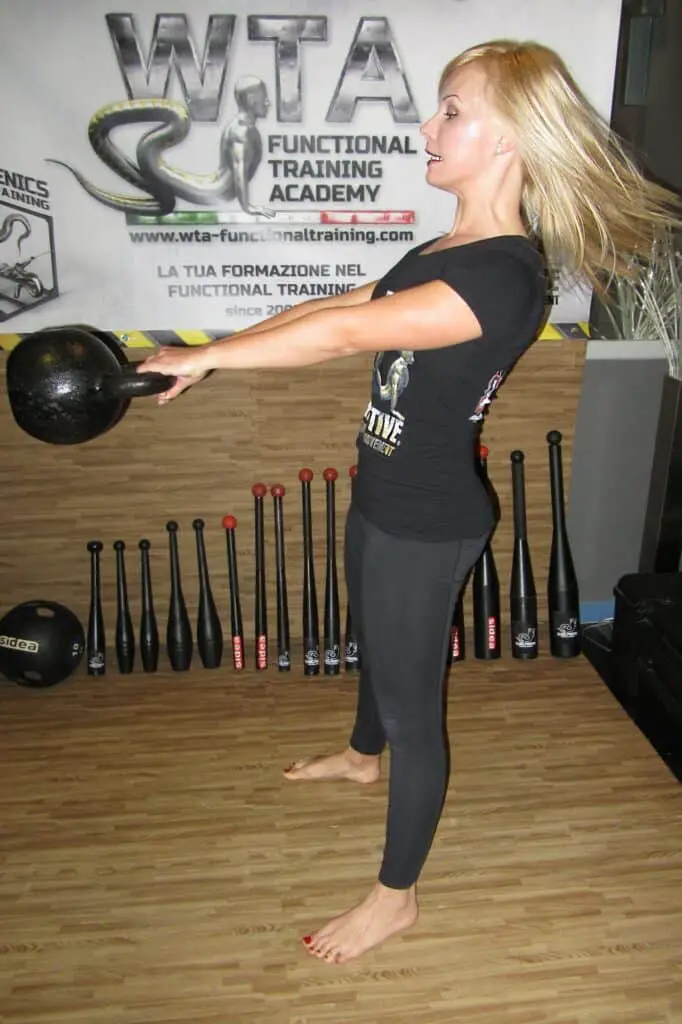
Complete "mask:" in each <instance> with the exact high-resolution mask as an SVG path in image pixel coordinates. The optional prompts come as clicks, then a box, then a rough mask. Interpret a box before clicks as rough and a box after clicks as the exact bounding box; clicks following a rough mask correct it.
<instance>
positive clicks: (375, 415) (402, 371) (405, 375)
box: [362, 291, 414, 457]
mask: <svg viewBox="0 0 682 1024" xmlns="http://www.w3.org/2000/svg"><path fill="white" fill-rule="evenodd" d="M386 294H387V295H393V294H394V292H391V291H388V292H386ZM384 354H385V353H383V352H377V354H376V355H375V357H374V379H373V382H372V401H370V402H369V404H368V406H367V408H366V410H365V415H364V416H363V418H362V422H363V426H362V440H363V442H364V443H365V444H366V445H367V447H368V448H372V449H374V451H378V452H380V453H381V454H382V455H386V456H387V457H389V456H391V455H393V452H394V451H395V450H396V448H397V447H398V446H399V445H400V435H401V434H402V432H403V428H404V426H405V417H404V416H403V414H402V413H400V412H398V402H399V400H400V396H401V395H403V394H404V392H405V390H406V388H407V386H408V385H409V383H410V370H409V367H410V366H412V364H413V363H414V352H410V351H408V350H407V349H403V350H402V351H400V352H398V355H397V357H396V358H395V359H394V360H393V361H392V362H391V364H390V366H389V367H388V369H387V371H386V375H385V377H382V373H381V364H382V362H383V359H384ZM375 402H376V403H377V404H376V405H375V404H374V403H375ZM379 402H382V403H386V402H388V412H386V411H385V409H381V408H379V407H378V405H379Z"/></svg>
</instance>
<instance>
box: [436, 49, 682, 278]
mask: <svg viewBox="0 0 682 1024" xmlns="http://www.w3.org/2000/svg"><path fill="white" fill-rule="evenodd" d="M474 62H475V63H477V64H478V65H479V66H480V67H481V68H482V70H483V72H484V73H485V75H486V77H487V79H488V84H489V87H490V90H491V96H490V98H491V101H492V103H493V105H494V106H495V107H496V109H497V110H498V112H499V114H500V115H501V116H502V117H503V118H504V119H505V120H507V121H508V122H510V123H511V124H512V126H513V128H514V132H515V135H516V137H517V139H518V142H519V145H520V149H521V157H522V159H523V163H524V166H525V182H524V186H523V194H522V201H521V205H522V213H523V217H524V220H525V222H526V226H527V228H528V230H529V231H530V232H531V233H532V234H534V235H535V236H536V237H538V238H539V239H540V241H541V243H542V246H543V248H544V252H545V257H546V259H547V262H548V264H549V266H550V268H555V269H556V268H560V269H561V270H562V271H563V272H564V273H565V274H567V276H568V277H569V278H570V279H573V280H576V279H580V278H582V279H587V281H589V282H590V284H592V285H593V286H594V287H595V288H597V290H598V291H599V292H601V293H603V292H604V290H605V283H604V277H606V279H607V282H606V284H607V285H608V282H609V281H610V280H611V279H612V278H613V276H614V275H619V274H622V275H627V274H629V273H630V272H631V264H630V261H631V258H632V257H633V256H636V255H639V256H640V257H644V258H646V255H647V254H648V253H649V252H650V251H651V246H652V244H653V241H654V239H655V237H657V235H659V234H660V232H661V230H665V229H666V228H668V227H671V226H673V225H679V223H680V222H679V220H678V219H677V217H676V216H675V213H674V210H675V208H676V207H677V205H678V203H679V199H678V197H677V196H676V195H675V194H674V193H673V192H670V191H668V190H667V189H665V188H662V187H661V186H660V185H656V184H655V183H653V182H651V181H649V180H647V179H646V178H645V177H644V175H643V174H642V173H641V171H640V170H639V169H638V168H637V167H636V165H635V163H634V161H633V160H632V159H631V158H630V157H629V156H628V155H627V154H626V152H625V149H624V145H623V143H622V141H621V140H620V139H619V138H618V136H617V135H616V134H615V133H614V132H613V131H612V130H611V129H610V128H609V126H608V124H607V123H606V121H604V119H603V118H602V117H601V116H600V115H599V114H598V113H597V111H596V110H595V109H594V107H593V106H592V104H591V103H590V102H589V101H588V100H587V98H586V97H585V95H584V94H583V93H582V91H581V90H580V89H579V87H578V85H577V84H576V82H575V80H574V79H573V77H572V75H571V73H570V72H569V70H568V68H567V67H566V65H565V63H564V61H563V60H562V59H561V57H560V56H559V55H558V54H557V53H555V52H554V50H551V49H549V48H548V47H546V46H542V45H540V44H539V43H534V42H514V41H512V40H507V39H501V40H495V41H493V42H489V43H484V44H482V45H480V46H473V47H471V48H470V49H468V50H465V51H464V53H461V54H460V55H459V56H457V57H455V58H454V60H451V61H450V62H449V63H448V64H447V66H446V67H445V68H444V70H443V73H442V75H441V78H440V89H441V91H442V89H443V86H444V85H445V83H446V81H447V79H448V78H449V77H450V76H451V75H452V74H453V72H454V71H456V70H457V69H458V68H461V67H464V66H466V65H467V64H472V63H474Z"/></svg>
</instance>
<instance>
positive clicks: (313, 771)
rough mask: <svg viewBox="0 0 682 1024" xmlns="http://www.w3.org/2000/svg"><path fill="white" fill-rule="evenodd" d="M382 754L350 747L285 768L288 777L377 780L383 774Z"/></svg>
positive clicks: (357, 780) (285, 775)
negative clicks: (363, 751) (359, 750)
mask: <svg viewBox="0 0 682 1024" xmlns="http://www.w3.org/2000/svg"><path fill="white" fill-rule="evenodd" d="M379 757H380V755H379V754H377V755H374V754H359V753H358V752H357V750H353V749H352V748H351V747H348V748H347V749H346V750H343V751H342V752H341V753H340V754H330V755H329V757H307V758H304V759H303V760H301V761H294V763H293V764H290V765H289V767H288V768H285V769H284V777H285V778H287V779H303V780H305V781H307V780H309V779H323V780H329V779H350V780H351V781H352V782H364V783H368V782H376V781H377V779H378V778H379V776H380V775H381V767H380V764H379Z"/></svg>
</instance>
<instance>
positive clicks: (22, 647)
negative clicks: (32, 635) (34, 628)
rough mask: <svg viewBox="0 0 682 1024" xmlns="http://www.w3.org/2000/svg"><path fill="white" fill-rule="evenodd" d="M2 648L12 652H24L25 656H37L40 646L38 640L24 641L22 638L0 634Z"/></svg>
mask: <svg viewBox="0 0 682 1024" xmlns="http://www.w3.org/2000/svg"><path fill="white" fill-rule="evenodd" d="M0 647H7V648H9V649H10V650H12V651H24V653H25V654H37V653H38V651H39V650H40V644H39V643H38V642H37V641H36V640H22V638H21V637H20V636H5V635H4V634H0Z"/></svg>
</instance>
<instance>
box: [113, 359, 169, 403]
mask: <svg viewBox="0 0 682 1024" xmlns="http://www.w3.org/2000/svg"><path fill="white" fill-rule="evenodd" d="M176 380H177V377H171V376H169V375H168V374H166V373H138V372H137V370H136V369H135V364H134V363H128V364H127V365H126V366H122V367H121V373H120V374H115V375H114V374H111V375H109V374H107V375H106V376H105V377H103V378H102V380H101V381H100V382H99V385H98V388H97V390H98V391H100V390H101V391H103V392H104V394H105V395H106V396H107V397H108V398H119V399H122V400H123V399H128V398H145V397H146V396H148V395H159V394H161V392H162V391H168V389H169V388H172V387H173V385H174V384H175V382H176Z"/></svg>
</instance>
